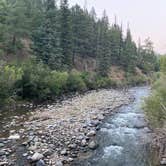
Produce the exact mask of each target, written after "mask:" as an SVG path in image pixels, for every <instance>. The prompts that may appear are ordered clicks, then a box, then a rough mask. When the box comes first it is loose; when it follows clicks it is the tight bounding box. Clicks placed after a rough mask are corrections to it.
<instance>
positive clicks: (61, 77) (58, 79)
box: [49, 71, 69, 96]
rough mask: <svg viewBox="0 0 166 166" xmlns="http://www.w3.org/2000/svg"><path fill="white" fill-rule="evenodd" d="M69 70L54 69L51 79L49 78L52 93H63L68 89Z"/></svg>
mask: <svg viewBox="0 0 166 166" xmlns="http://www.w3.org/2000/svg"><path fill="white" fill-rule="evenodd" d="M68 77H69V76H68V73H67V72H57V71H52V72H51V76H50V78H49V79H50V80H49V88H50V91H51V93H52V95H56V96H57V95H61V94H62V93H64V92H65V90H66V89H67V80H68Z"/></svg>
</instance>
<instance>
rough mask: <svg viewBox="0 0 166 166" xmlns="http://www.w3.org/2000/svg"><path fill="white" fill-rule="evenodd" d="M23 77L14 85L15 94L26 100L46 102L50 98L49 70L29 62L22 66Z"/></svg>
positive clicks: (34, 62)
mask: <svg viewBox="0 0 166 166" xmlns="http://www.w3.org/2000/svg"><path fill="white" fill-rule="evenodd" d="M22 69H23V75H22V78H21V79H20V80H18V81H17V82H16V84H15V88H16V93H17V95H18V96H19V97H21V98H22V99H26V100H39V101H43V100H47V99H49V98H50V96H51V91H50V89H49V81H48V80H50V73H51V72H50V70H49V68H48V67H47V66H45V65H44V64H42V63H36V61H35V60H29V61H27V62H26V63H24V64H23V66H22Z"/></svg>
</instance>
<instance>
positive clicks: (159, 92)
mask: <svg viewBox="0 0 166 166" xmlns="http://www.w3.org/2000/svg"><path fill="white" fill-rule="evenodd" d="M144 110H145V112H146V114H147V117H148V118H149V120H150V122H151V124H152V125H154V126H162V125H163V123H164V121H165V120H166V76H162V77H161V78H160V79H159V80H158V81H157V82H156V83H155V84H154V86H153V91H152V94H151V96H149V97H148V98H147V99H146V100H145V105H144Z"/></svg>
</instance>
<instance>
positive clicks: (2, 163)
mask: <svg viewBox="0 0 166 166" xmlns="http://www.w3.org/2000/svg"><path fill="white" fill-rule="evenodd" d="M8 164H9V163H8V162H6V161H4V162H0V166H4V165H8Z"/></svg>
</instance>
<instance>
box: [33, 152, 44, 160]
mask: <svg viewBox="0 0 166 166" xmlns="http://www.w3.org/2000/svg"><path fill="white" fill-rule="evenodd" d="M43 157H44V156H43V155H42V154H40V153H38V152H36V153H35V154H34V155H33V156H32V157H31V160H32V161H38V160H40V159H42V158H43Z"/></svg>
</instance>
